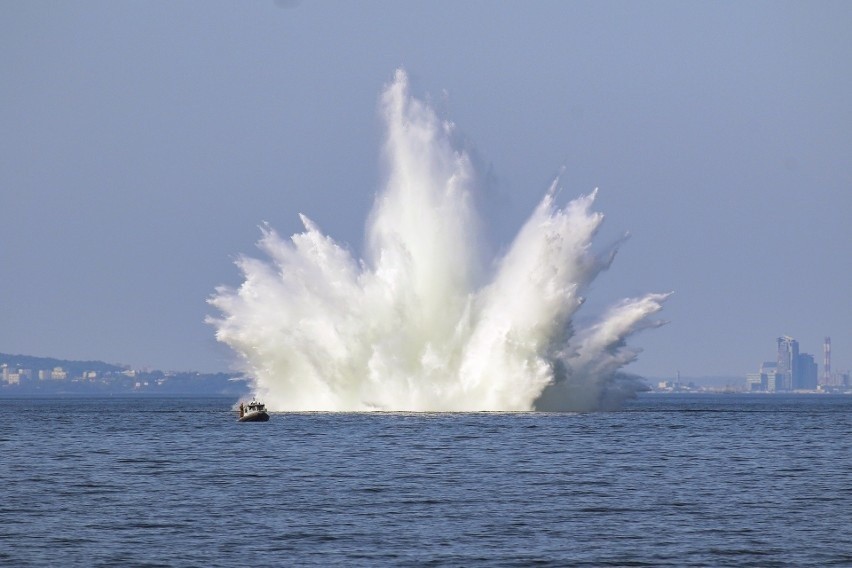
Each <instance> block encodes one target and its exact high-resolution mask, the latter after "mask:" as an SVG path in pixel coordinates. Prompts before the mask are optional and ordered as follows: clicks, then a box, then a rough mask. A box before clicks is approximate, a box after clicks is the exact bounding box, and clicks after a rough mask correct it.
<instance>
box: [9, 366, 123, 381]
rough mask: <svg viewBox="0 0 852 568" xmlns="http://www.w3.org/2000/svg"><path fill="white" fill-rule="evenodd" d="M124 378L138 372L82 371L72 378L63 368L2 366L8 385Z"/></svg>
mask: <svg viewBox="0 0 852 568" xmlns="http://www.w3.org/2000/svg"><path fill="white" fill-rule="evenodd" d="M119 374H120V375H122V376H124V377H133V376H135V375H136V371H132V370H126V371H122V372H121V373H104V374H102V375H99V374H98V373H97V372H95V371H82V372H80V373H79V374H78V375H77V376H74V377H70V378H69V373H68V370H66V369H64V368H63V367H53V368H51V369H37V370H33V369H23V368H21V367H12V366H10V365H9V364H8V363H2V364H0V381H2V383H4V384H7V385H21V384H26V383H30V382H35V381H68V380H71V381H73V382H83V381H89V382H96V381H98V380H99V379H100V381H101V382H106V381H108V380H109V379H112V378H114V376H116V375H119Z"/></svg>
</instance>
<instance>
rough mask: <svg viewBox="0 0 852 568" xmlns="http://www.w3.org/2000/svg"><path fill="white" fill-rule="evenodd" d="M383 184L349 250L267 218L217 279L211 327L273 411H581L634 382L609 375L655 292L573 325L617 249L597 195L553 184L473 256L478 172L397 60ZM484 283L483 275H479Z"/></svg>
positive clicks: (615, 399) (632, 353)
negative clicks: (361, 237) (357, 254)
mask: <svg viewBox="0 0 852 568" xmlns="http://www.w3.org/2000/svg"><path fill="white" fill-rule="evenodd" d="M381 102H382V110H383V114H384V118H385V121H386V124H387V139H386V144H385V147H384V154H385V159H386V162H387V167H388V182H387V187H386V188H385V189H384V191H383V192H381V193H380V194H379V195H378V196H377V199H376V203H375V205H374V208H373V212H372V214H371V217H370V220H369V222H368V239H367V249H368V250H367V254H366V259H365V260H356V259H355V258H353V256H352V255H351V254H350V252H349V251H348V250H346V249H345V248H343V247H341V246H340V245H339V244H337V243H336V242H335V241H334V240H332V239H331V238H330V237H328V236H326V235H324V234H323V233H322V232H320V230H319V228H317V226H316V225H315V224H314V223H313V222H312V221H311V220H310V219H308V218H307V217H305V216H304V215H302V216H301V219H302V223H303V224H304V227H305V231H304V232H303V233H299V234H296V235H293V236H292V237H291V238H290V239H289V240H285V239H282V238H281V237H279V235H278V234H276V233H275V231H274V230H273V229H271V228H270V227H268V226H265V227H263V228H262V238H261V239H260V241H259V243H258V246H259V248H260V249H261V250H262V251H263V252H264V253H266V255H267V256H268V257H269V260H268V261H261V260H257V259H253V258H249V257H241V258H240V259H239V260H238V261H237V265H238V266H239V268H240V270H241V271H242V273H243V275H244V277H245V282H244V283H243V284H242V285H241V286H240V287H239V289H236V290H234V289H230V288H227V287H219V288H217V290H216V293H215V294H214V295H213V297H212V298H210V300H209V302H210V304H212V305H213V306H215V307H216V308H218V310H219V311H220V312H221V314H222V315H221V316H220V317H215V318H214V317H211V318H208V322H209V323H211V324H213V325H214V326H215V327H216V338H217V339H218V340H219V341H221V342H223V343H225V344H227V345H229V346H230V347H231V348H232V349H233V350H234V351H236V352H237V353H238V354H239V355H240V360H241V367H242V370H243V371H244V372H245V373H246V376H247V377H249V378H250V380H251V382H252V385H253V388H254V390H255V392H256V393H257V394H258V395H259V396H260V397H262V398H263V399H265V400H266V402H267V404H268V406H269V407H270V408H271V409H272V410H356V411H359V410H414V411H470V410H533V409H540V410H591V409H596V408H602V407H608V406H613V405H617V404H619V403H620V402H621V401H622V400H623V399H624V398H626V397H628V396H631V395H632V394H633V393H635V391H636V390H637V388H639V387H640V382H639V381H637V380H636V379H631V378H630V377H628V376H626V375H624V374H622V373H619V369H620V368H621V367H623V366H624V365H626V364H628V363H630V362H631V361H633V360H634V359H635V358H636V356H637V354H638V350H636V349H631V348H629V347H628V346H627V345H626V343H625V339H626V338H627V337H628V336H630V335H631V334H633V333H635V332H636V331H639V330H641V329H644V328H647V327H653V326H657V325H660V323H661V322H657V321H650V320H649V319H648V318H649V316H650V315H652V314H654V313H656V312H657V311H659V310H660V309H661V307H662V302H663V301H664V300H665V298H666V297H667V295H666V294H648V295H646V296H644V297H641V298H635V299H628V300H624V301H622V302H621V303H619V304H618V305H616V306H614V307H613V308H611V309H610V311H609V312H607V313H606V314H604V315H603V317H602V318H601V319H600V320H599V321H598V322H597V323H595V324H593V325H591V326H590V327H588V328H582V329H574V327H573V326H572V318H573V316H574V315H575V314H576V312H577V310H578V309H579V308H580V306H581V304H582V302H583V299H582V296H581V294H582V292H583V290H584V289H586V288H587V286H588V285H589V283H590V282H591V281H592V280H593V279H594V278H595V277H596V276H597V275H598V274H599V273H600V272H601V271H602V270H605V269H606V268H607V267H608V266H609V264H610V263H611V262H612V259H613V257H614V252H615V249H613V250H612V251H610V252H609V253H607V254H605V255H595V254H593V253H592V252H591V250H590V247H591V242H592V238H593V237H594V235H595V233H596V232H597V230H598V228H599V227H600V225H601V222H602V221H603V216H602V215H601V214H600V213H597V212H594V211H592V205H593V203H594V199H595V194H594V193H592V194H591V195H586V196H583V197H580V198H578V199H575V200H574V201H572V202H570V203H569V204H568V205H567V206H566V207H564V208H559V207H557V206H556V204H555V192H556V185H557V184H556V182H554V184H553V185H552V186H551V188H550V190H549V191H548V192H547V194H546V195H545V197H544V199H542V201H541V203H540V204H539V205H538V207H537V208H536V209H535V211H534V212H533V214H532V216H531V217H530V218H529V220H528V221H527V222H526V224H525V225H524V226H523V228H522V229H521V230H520V232H519V234H518V235H517V237H516V238H515V240H514V242H513V243H512V245H511V246H510V248H509V250H508V251H507V252H506V253H505V255H504V256H503V257H502V258H500V259H499V260H498V261H497V262H496V264H495V266H496V268H495V270H494V271H493V272H494V273H493V274H492V275H491V276H490V277H488V278H486V279H483V277H482V271H481V270H480V269H479V266H480V260H481V259H479V258H478V255H479V254H480V252H479V251H480V250H481V247H480V246H479V243H478V237H479V222H478V219H477V216H476V212H475V208H474V202H473V191H472V189H473V187H474V183H475V179H476V176H475V171H474V167H473V165H472V162H471V159H470V157H469V155H468V154H467V153H466V152H465V151H464V150H463V149H461V148H460V146H459V144H457V143H455V139H456V136H455V134H454V127H453V125H452V124H451V123H448V122H444V121H441V120H439V118H438V117H437V115H436V114H435V112H434V111H433V110H432V108H430V107H429V106H428V105H427V104H426V103H424V102H423V101H420V100H418V99H416V98H413V97H412V96H410V95H409V92H408V80H407V77H406V75H405V73H404V72H403V71H397V73H396V75H395V78H394V81H393V82H392V83H391V84H390V85H388V86H387V88H386V89H385V91H384V93H383V95H382V101H381ZM483 280H485V282H484V283H483Z"/></svg>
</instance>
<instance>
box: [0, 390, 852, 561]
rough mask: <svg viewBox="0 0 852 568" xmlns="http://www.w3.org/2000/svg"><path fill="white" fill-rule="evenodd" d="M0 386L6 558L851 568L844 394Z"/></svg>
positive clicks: (849, 411) (851, 428)
mask: <svg viewBox="0 0 852 568" xmlns="http://www.w3.org/2000/svg"><path fill="white" fill-rule="evenodd" d="M233 402H234V401H233V400H229V399H153V398H119V399H110V398H101V399H47V398H44V399H8V398H7V399H0V411H2V414H0V416H2V418H0V564H2V565H7V566H239V565H249V564H263V565H273V566H275V565H278V566H289V565H297V566H310V565H316V566H329V565H342V566H359V565H360V566H376V565H393V566H400V565H402V566H404V565H417V566H420V565H439V566H479V565H481V566H528V565H539V566H583V565H588V566H606V565H613V566H631V565H632V566H642V565H648V566H808V565H810V566H831V565H835V566H841V565H843V566H848V565H852V536H850V535H852V532H851V531H852V528H851V527H852V440H850V433H852V397H849V396H830V395H820V396H818V395H812V396H783V395H775V396H768V395H767V396H760V395H652V394H644V395H641V396H640V397H639V398H638V400H636V401H633V402H631V403H628V405H627V406H626V407H625V408H624V410H621V411H617V412H596V413H581V414H570V413H493V412H486V413H375V412H373V413H275V414H273V415H272V417H271V420H270V421H269V422H267V423H255V424H251V423H238V422H237V421H236V413H235V412H234V411H233Z"/></svg>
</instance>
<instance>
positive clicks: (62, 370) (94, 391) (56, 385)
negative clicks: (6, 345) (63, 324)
mask: <svg viewBox="0 0 852 568" xmlns="http://www.w3.org/2000/svg"><path fill="white" fill-rule="evenodd" d="M22 360H23V361H22ZM57 363H59V361H58V360H55V359H49V358H40V357H29V356H17V355H5V354H2V353H0V396H3V395H6V394H8V395H15V396H20V395H57V394H58V395H62V394H87V395H113V394H136V393H138V394H210V395H223V394H227V395H231V394H236V395H242V394H243V393H244V391H245V390H246V382H245V379H244V378H243V377H241V376H239V375H236V374H232V373H209V374H203V373H196V372H163V371H156V370H133V369H128V368H126V367H119V366H116V365H109V364H105V363H101V362H99V361H94V362H85V361H65V362H64V363H65V364H63V365H61V366H59V365H57Z"/></svg>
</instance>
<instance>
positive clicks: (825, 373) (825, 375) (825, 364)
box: [820, 337, 834, 385]
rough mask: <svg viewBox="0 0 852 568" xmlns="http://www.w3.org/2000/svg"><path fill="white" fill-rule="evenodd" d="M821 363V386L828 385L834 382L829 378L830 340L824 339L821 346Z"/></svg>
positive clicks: (828, 338)
mask: <svg viewBox="0 0 852 568" xmlns="http://www.w3.org/2000/svg"><path fill="white" fill-rule="evenodd" d="M822 353H823V361H822V380H820V384H821V385H830V384H832V383H833V382H834V381H833V380H832V378H831V338H830V337H826V338H825V343H824V344H823V346H822Z"/></svg>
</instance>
